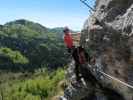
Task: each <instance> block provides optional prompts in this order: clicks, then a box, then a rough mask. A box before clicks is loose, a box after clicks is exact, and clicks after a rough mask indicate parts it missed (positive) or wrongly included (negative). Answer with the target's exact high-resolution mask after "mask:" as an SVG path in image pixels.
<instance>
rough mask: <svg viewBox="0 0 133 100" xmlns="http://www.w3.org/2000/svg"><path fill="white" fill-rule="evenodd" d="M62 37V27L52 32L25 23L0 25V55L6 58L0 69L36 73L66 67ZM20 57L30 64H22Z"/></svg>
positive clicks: (21, 21)
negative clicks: (40, 69) (37, 70)
mask: <svg viewBox="0 0 133 100" xmlns="http://www.w3.org/2000/svg"><path fill="white" fill-rule="evenodd" d="M62 36H63V27H58V28H53V29H50V28H47V27H45V26H43V25H41V24H39V23H34V22H32V21H28V20H25V19H20V20H15V21H11V22H8V23H6V24H4V25H0V54H2V55H3V56H4V57H3V56H2V57H1V56H0V69H1V68H2V69H12V70H27V69H28V70H33V69H34V68H39V67H42V66H43V67H44V66H45V67H46V66H47V67H50V68H56V67H59V66H63V65H64V64H66V62H67V60H66V58H65V57H66V55H65V51H66V50H65V47H64V43H63V39H62ZM18 52H19V55H18V54H16V53H18ZM7 53H8V56H7ZM12 54H13V55H16V57H15V56H12ZM19 56H21V58H25V59H27V60H28V61H29V63H28V64H23V63H21V62H20V61H21V60H20V59H19V58H20V57H19ZM57 58H58V59H57ZM3 59H4V60H3ZM8 59H9V60H8ZM7 60H8V62H7ZM13 61H15V62H19V63H14V62H13ZM23 62H24V61H23Z"/></svg>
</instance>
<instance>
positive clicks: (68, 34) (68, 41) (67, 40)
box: [63, 27, 74, 53]
mask: <svg viewBox="0 0 133 100" xmlns="http://www.w3.org/2000/svg"><path fill="white" fill-rule="evenodd" d="M63 32H64V33H65V35H64V43H65V45H66V47H67V48H68V52H69V53H71V52H72V49H73V47H74V46H73V39H72V35H71V32H70V30H69V28H67V27H65V28H64V30H63Z"/></svg>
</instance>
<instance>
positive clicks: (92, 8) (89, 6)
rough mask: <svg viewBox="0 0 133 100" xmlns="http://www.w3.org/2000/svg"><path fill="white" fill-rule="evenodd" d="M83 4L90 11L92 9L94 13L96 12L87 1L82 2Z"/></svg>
mask: <svg viewBox="0 0 133 100" xmlns="http://www.w3.org/2000/svg"><path fill="white" fill-rule="evenodd" d="M80 1H81V2H82V3H83V4H85V5H86V6H87V7H88V8H89V9H91V10H92V11H95V9H93V8H92V7H91V6H90V5H89V4H88V3H87V2H86V1H87V0H80Z"/></svg>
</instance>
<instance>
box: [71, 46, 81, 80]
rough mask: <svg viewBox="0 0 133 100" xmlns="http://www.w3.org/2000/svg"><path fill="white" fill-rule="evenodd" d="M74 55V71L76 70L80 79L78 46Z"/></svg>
mask: <svg viewBox="0 0 133 100" xmlns="http://www.w3.org/2000/svg"><path fill="white" fill-rule="evenodd" d="M72 56H73V59H74V61H75V69H74V71H75V74H76V80H77V81H79V80H80V77H79V67H80V64H79V56H78V51H77V48H75V49H74V50H73V53H72Z"/></svg>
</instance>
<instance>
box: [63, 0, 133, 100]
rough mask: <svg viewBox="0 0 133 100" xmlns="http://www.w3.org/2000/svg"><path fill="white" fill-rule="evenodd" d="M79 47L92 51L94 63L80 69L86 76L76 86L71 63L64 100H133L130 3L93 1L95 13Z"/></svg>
mask: <svg viewBox="0 0 133 100" xmlns="http://www.w3.org/2000/svg"><path fill="white" fill-rule="evenodd" d="M81 45H82V46H83V47H84V48H85V49H86V51H88V50H89V51H91V52H89V55H91V56H93V57H94V58H95V59H96V63H95V64H89V63H87V64H85V65H82V66H80V67H81V70H80V72H81V74H84V73H85V75H84V78H82V79H81V81H82V82H80V83H79V82H75V73H74V61H72V63H71V64H70V65H69V69H68V73H67V78H68V80H69V83H70V84H69V86H68V88H67V89H66V90H65V95H64V97H65V98H66V99H67V100H118V99H119V100H133V88H132V86H133V0H96V5H95V11H94V12H93V13H92V15H91V16H90V17H89V18H88V20H87V21H86V22H85V25H84V28H83V30H82V35H81ZM82 69H84V70H82ZM65 98H64V99H65Z"/></svg>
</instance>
